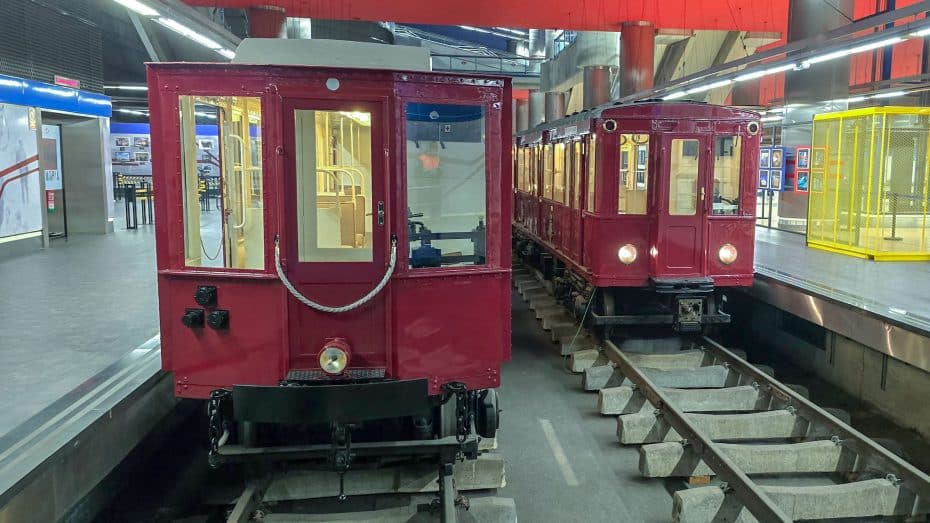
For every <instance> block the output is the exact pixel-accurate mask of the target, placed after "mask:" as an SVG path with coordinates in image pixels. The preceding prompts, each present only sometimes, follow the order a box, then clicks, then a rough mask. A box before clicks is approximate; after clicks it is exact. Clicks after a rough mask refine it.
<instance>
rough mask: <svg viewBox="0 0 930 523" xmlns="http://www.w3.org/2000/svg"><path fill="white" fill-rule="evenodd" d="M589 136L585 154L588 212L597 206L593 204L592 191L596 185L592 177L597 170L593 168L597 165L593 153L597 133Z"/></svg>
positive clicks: (593, 210) (595, 147)
mask: <svg viewBox="0 0 930 523" xmlns="http://www.w3.org/2000/svg"><path fill="white" fill-rule="evenodd" d="M589 136H590V138H589V141H588V155H587V156H588V201H587V203H586V205H585V208H586V209H587V210H588V211H589V212H595V209H597V207H595V206H594V192H595V191H594V189H595V187H596V185H595V183H594V182H595V180H594V178H595V174H596V172H597V171H596V169H595V167H596V165H597V155H596V154H595V153H596V152H597V135H594V134H592V135H589Z"/></svg>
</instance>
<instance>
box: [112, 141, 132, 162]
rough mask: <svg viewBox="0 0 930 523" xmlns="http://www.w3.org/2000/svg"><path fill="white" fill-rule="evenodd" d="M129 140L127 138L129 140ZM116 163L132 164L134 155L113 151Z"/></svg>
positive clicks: (127, 152)
mask: <svg viewBox="0 0 930 523" xmlns="http://www.w3.org/2000/svg"><path fill="white" fill-rule="evenodd" d="M128 139H129V138H127V140H128ZM113 161H114V162H131V161H132V153H131V152H129V151H113Z"/></svg>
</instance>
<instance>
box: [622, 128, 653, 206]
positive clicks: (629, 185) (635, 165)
mask: <svg viewBox="0 0 930 523" xmlns="http://www.w3.org/2000/svg"><path fill="white" fill-rule="evenodd" d="M619 182H620V183H619V186H620V190H619V193H618V199H617V212H618V213H619V214H646V206H647V202H648V198H647V193H648V187H649V135H648V134H621V135H620V180H619Z"/></svg>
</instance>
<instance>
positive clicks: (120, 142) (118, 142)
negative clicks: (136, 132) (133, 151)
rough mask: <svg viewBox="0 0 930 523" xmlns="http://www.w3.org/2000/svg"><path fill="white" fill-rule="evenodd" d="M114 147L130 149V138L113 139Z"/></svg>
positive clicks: (119, 137)
mask: <svg viewBox="0 0 930 523" xmlns="http://www.w3.org/2000/svg"><path fill="white" fill-rule="evenodd" d="M113 145H115V146H117V147H129V137H128V136H117V137H114V138H113Z"/></svg>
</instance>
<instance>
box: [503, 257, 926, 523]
mask: <svg viewBox="0 0 930 523" xmlns="http://www.w3.org/2000/svg"><path fill="white" fill-rule="evenodd" d="M513 281H514V286H515V287H516V289H517V290H518V291H519V292H520V294H521V295H522V296H523V298H524V299H525V300H526V301H528V302H529V306H530V308H531V309H533V310H534V311H535V312H536V317H537V318H538V319H540V320H541V321H542V326H543V328H544V329H546V330H547V331H549V333H550V336H551V338H552V340H553V342H559V343H561V354H562V355H563V356H564V357H567V358H569V359H570V361H571V369H572V371H573V372H576V373H579V374H581V375H582V386H583V387H584V388H585V390H588V391H592V392H596V394H597V408H598V410H599V412H600V413H601V414H603V415H605V416H616V419H617V431H616V434H617V439H618V440H619V442H620V443H621V444H624V445H638V446H639V455H640V459H639V470H640V473H641V474H642V475H643V476H646V477H650V478H667V479H671V478H685V479H687V480H688V482H687V484H688V488H685V489H682V490H678V491H676V492H675V493H674V499H673V507H672V516H673V519H674V520H675V521H678V522H683V523H684V522H687V523H691V522H710V521H713V522H717V521H728V522H729V521H738V522H749V521H764V522H769V521H773V522H787V521H795V520H809V519H834V518H870V517H897V518H901V517H904V518H907V519H908V520H920V521H925V520H926V518H927V515H928V514H930V477H928V475H927V474H925V473H923V472H922V471H920V470H919V469H917V468H916V467H914V466H913V465H911V464H910V463H908V462H907V461H906V460H905V459H903V458H901V457H900V456H898V455H896V454H895V453H893V452H891V451H889V450H888V449H887V448H885V447H884V446H882V445H880V444H879V443H877V442H876V441H874V440H872V439H871V438H869V437H867V436H865V435H864V434H862V433H860V432H859V431H857V430H856V429H854V428H853V427H851V426H850V425H849V423H848V421H849V420H848V415H846V414H845V413H844V412H842V411H836V410H832V411H831V410H830V409H824V408H821V407H819V406H817V405H815V404H814V403H812V402H811V401H810V400H809V399H808V398H807V397H806V396H807V395H806V391H805V390H804V389H803V388H801V387H796V386H789V385H785V384H782V383H780V382H779V381H778V380H776V379H775V378H774V377H773V375H772V374H773V372H772V371H771V369H768V368H765V367H762V366H754V365H752V364H750V363H748V362H747V361H746V359H745V355H744V354H742V353H740V352H739V351H734V350H729V349H727V348H725V347H723V346H722V345H720V344H719V343H717V342H715V341H714V340H712V339H710V338H707V337H699V338H694V339H691V340H687V341H685V340H684V339H682V338H679V339H665V340H658V341H657V340H651V341H645V340H626V341H624V342H622V343H620V344H619V345H618V344H616V343H614V342H613V341H611V340H603V341H601V340H598V339H596V338H595V336H593V335H592V334H591V333H588V332H586V331H584V330H583V329H582V328H581V327H580V326H579V324H578V323H577V322H576V321H575V320H574V318H572V317H571V316H570V315H569V314H568V312H567V310H566V309H565V308H564V307H562V306H561V304H559V303H558V302H557V301H556V300H555V298H553V297H552V294H551V292H552V287H551V284H550V282H548V281H546V280H544V279H543V278H542V276H541V275H540V274H539V273H538V272H537V271H535V270H533V269H527V268H516V269H515V270H514V277H513ZM657 346H658V347H657ZM650 349H652V350H650Z"/></svg>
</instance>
